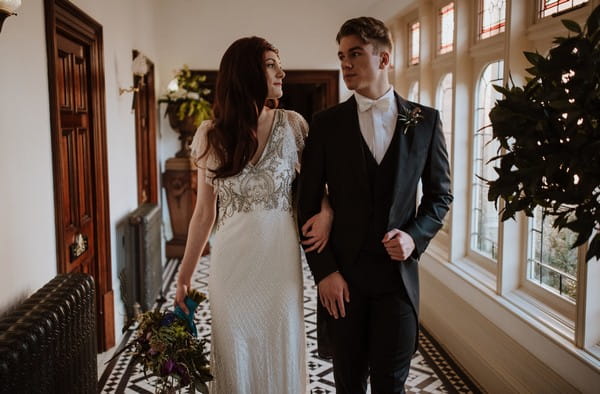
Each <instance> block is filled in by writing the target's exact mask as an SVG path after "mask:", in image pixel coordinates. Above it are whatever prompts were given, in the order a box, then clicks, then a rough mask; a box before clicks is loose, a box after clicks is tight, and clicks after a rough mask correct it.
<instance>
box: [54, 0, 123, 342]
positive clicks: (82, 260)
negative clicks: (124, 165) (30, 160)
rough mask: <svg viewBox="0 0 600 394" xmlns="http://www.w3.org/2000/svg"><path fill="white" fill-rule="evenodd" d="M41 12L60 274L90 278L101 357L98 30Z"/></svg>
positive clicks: (110, 327) (110, 301) (83, 19)
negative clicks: (45, 54) (43, 31)
mask: <svg viewBox="0 0 600 394" xmlns="http://www.w3.org/2000/svg"><path fill="white" fill-rule="evenodd" d="M44 5H45V18H46V43H47V50H48V84H49V90H50V120H51V125H52V157H53V169H54V171H53V172H54V189H55V191H54V196H55V212H56V215H55V217H56V239H57V262H58V272H59V273H65V272H72V271H77V272H84V273H88V274H90V275H92V276H93V277H94V281H95V283H96V295H97V298H96V305H97V315H98V348H99V349H100V350H105V349H107V348H109V347H112V346H113V345H114V342H115V336H114V297H113V291H112V279H111V278H112V275H111V264H110V261H111V259H110V227H109V226H110V219H109V218H110V215H109V204H108V181H107V178H108V176H107V168H108V166H107V153H106V152H107V148H106V124H105V104H104V101H105V97H104V65H103V53H102V52H103V49H102V48H103V43H102V26H101V25H100V24H98V22H96V21H95V20H93V19H92V18H90V17H89V16H88V15H86V14H85V13H84V12H82V11H81V10H80V9H79V8H77V7H76V6H75V5H73V3H71V2H70V1H68V0H44ZM92 70H93V72H92Z"/></svg>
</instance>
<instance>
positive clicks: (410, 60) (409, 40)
mask: <svg viewBox="0 0 600 394" xmlns="http://www.w3.org/2000/svg"><path fill="white" fill-rule="evenodd" d="M414 25H418V28H417V29H416V30H417V31H418V34H419V39H418V41H417V42H418V43H419V46H418V48H417V49H418V51H417V56H416V59H417V61H416V63H413V59H414V57H413V53H412V52H413V34H414V30H413V26H414ZM406 29H407V34H406V37H407V56H406V60H407V66H408V67H409V68H412V67H418V66H420V65H421V22H420V21H419V18H414V19H411V20H410V21H409V22H408V23H407V26H406Z"/></svg>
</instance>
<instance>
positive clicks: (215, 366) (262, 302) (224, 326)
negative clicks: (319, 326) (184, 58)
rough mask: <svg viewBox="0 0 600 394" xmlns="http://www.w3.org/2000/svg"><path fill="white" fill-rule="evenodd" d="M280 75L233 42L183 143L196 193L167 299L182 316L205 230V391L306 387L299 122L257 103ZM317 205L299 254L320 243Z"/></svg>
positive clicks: (271, 55) (275, 94) (325, 210)
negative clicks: (204, 112)
mask: <svg viewBox="0 0 600 394" xmlns="http://www.w3.org/2000/svg"><path fill="white" fill-rule="evenodd" d="M284 77H285V72H284V71H283V69H282V67H281V62H280V59H279V55H278V51H277V49H276V48H275V47H273V46H272V45H271V44H270V43H268V42H267V41H266V40H264V39H262V38H259V37H247V38H242V39H239V40H237V41H235V42H234V43H233V44H231V46H230V47H229V48H228V49H227V51H226V52H225V54H224V55H223V58H222V60H221V65H220V68H219V74H218V79H217V85H216V92H215V102H214V105H213V112H214V120H213V121H205V122H203V123H202V124H201V125H200V127H199V128H198V131H197V132H196V135H195V137H194V141H193V142H192V156H193V157H194V158H195V160H196V163H197V165H198V192H197V200H196V207H195V210H194V213H193V215H192V219H191V222H190V225H189V233H188V234H189V236H188V242H187V245H186V249H185V254H184V257H183V260H182V262H181V267H180V269H179V275H178V280H177V295H176V300H175V301H176V303H177V304H178V305H179V306H181V307H182V308H184V310H186V309H185V304H184V303H183V300H184V297H185V294H186V293H187V290H188V288H189V287H190V286H191V283H190V280H191V277H192V273H193V272H194V269H195V266H196V264H197V262H198V260H199V259H200V256H201V252H202V250H203V248H204V245H205V244H206V242H207V239H208V237H209V234H210V233H211V230H212V228H213V226H214V227H215V234H214V238H213V240H212V253H211V260H210V277H209V284H208V289H209V300H210V309H211V318H212V321H211V332H212V334H211V335H212V339H211V348H212V350H211V364H212V373H213V375H214V382H213V384H212V387H211V392H212V393H224V394H225V393H226V394H232V393H274V394H281V393H304V392H306V391H307V375H306V363H305V352H306V350H305V335H304V313H303V294H302V289H303V283H302V267H301V260H300V247H299V237H298V233H297V230H296V228H297V227H296V224H295V218H294V208H293V198H292V183H293V181H294V179H295V177H296V173H297V171H299V169H300V166H299V162H300V155H301V153H302V149H303V147H304V139H305V137H306V135H307V132H308V125H307V123H306V121H305V120H304V118H302V116H301V115H299V114H298V113H296V112H293V111H286V110H282V109H271V108H269V107H268V106H266V105H265V102H267V100H268V99H271V100H276V99H278V98H280V97H281V96H282V94H283V91H282V81H283V78H284ZM217 201H218V204H217ZM321 206H322V209H321V212H320V213H319V214H317V215H315V216H314V217H313V218H311V219H310V220H309V222H308V223H307V225H306V227H305V228H303V231H304V230H305V229H306V234H305V235H306V236H308V239H307V240H306V241H304V243H308V244H310V245H311V246H310V249H309V250H321V249H322V248H323V247H324V246H325V244H326V243H327V240H328V237H329V230H330V226H331V222H332V215H333V214H332V212H331V208H330V207H329V204H328V202H327V200H326V199H324V201H323V202H322V204H321ZM217 207H218V208H217ZM217 209H218V212H217Z"/></svg>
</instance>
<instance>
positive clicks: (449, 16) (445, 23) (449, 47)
mask: <svg viewBox="0 0 600 394" xmlns="http://www.w3.org/2000/svg"><path fill="white" fill-rule="evenodd" d="M438 31H439V40H438V41H439V48H438V53H440V54H444V53H448V52H452V51H453V50H454V3H448V4H446V5H445V6H443V7H442V8H440V10H439V29H438Z"/></svg>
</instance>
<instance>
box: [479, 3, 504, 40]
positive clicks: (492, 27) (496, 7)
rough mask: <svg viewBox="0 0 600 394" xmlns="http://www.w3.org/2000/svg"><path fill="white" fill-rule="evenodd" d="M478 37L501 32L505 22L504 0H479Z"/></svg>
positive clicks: (487, 36)
mask: <svg viewBox="0 0 600 394" xmlns="http://www.w3.org/2000/svg"><path fill="white" fill-rule="evenodd" d="M479 5H480V9H479V26H480V27H479V38H480V39H484V38H489V37H492V36H495V35H496V34H499V33H502V32H503V31H504V27H505V24H506V0H480V3H479Z"/></svg>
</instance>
